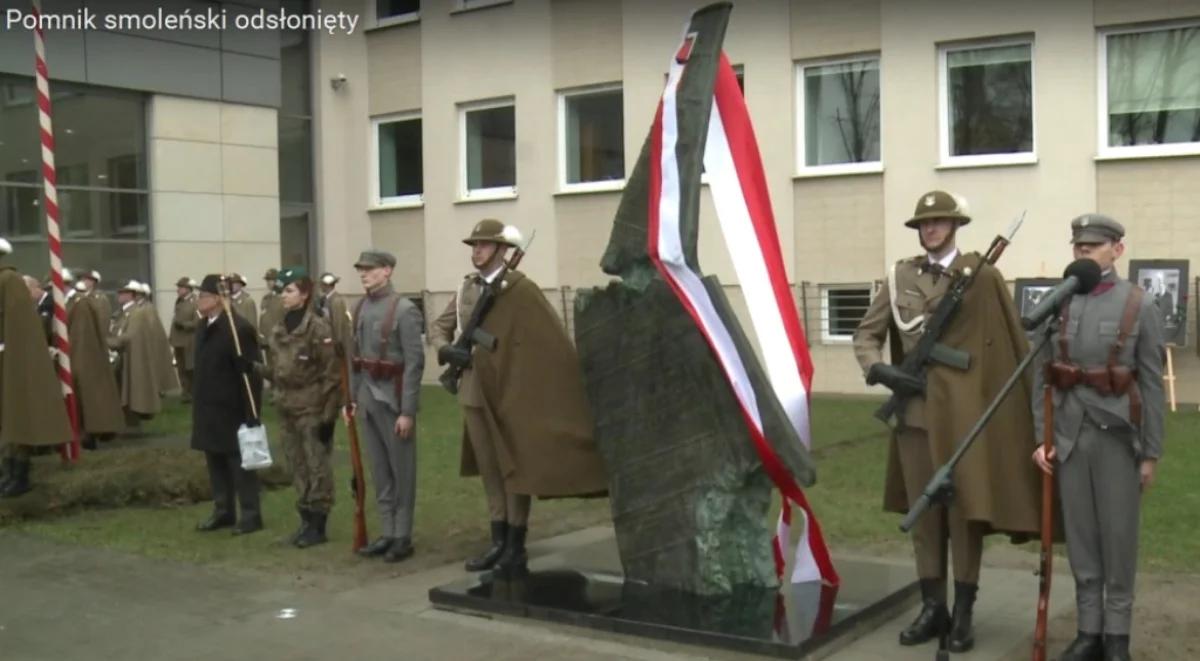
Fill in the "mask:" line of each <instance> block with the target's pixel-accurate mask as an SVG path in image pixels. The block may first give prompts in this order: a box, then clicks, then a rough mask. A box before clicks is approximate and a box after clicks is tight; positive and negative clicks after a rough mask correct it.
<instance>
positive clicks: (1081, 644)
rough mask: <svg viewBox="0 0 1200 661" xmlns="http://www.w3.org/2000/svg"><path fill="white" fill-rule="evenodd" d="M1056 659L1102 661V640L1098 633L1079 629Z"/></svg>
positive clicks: (1064, 660) (1062, 660)
mask: <svg viewBox="0 0 1200 661" xmlns="http://www.w3.org/2000/svg"><path fill="white" fill-rule="evenodd" d="M1126 640H1128V638H1127V639H1126ZM1058 659H1059V661H1104V641H1103V639H1101V637H1100V634H1098V633H1084V632H1082V631H1080V632H1079V635H1078V636H1076V637H1075V640H1073V641H1071V644H1070V645H1068V646H1067V649H1066V650H1064V651H1063V653H1062V655H1061V656H1059V657H1058Z"/></svg>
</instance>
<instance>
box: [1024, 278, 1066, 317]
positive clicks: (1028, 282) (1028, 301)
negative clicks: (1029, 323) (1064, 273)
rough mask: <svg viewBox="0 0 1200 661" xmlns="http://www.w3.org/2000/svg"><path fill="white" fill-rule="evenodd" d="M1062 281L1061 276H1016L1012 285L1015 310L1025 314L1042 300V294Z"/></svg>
mask: <svg viewBox="0 0 1200 661" xmlns="http://www.w3.org/2000/svg"><path fill="white" fill-rule="evenodd" d="M1060 282H1062V278H1017V281H1016V283H1015V284H1014V285H1013V301H1015V302H1016V304H1017V312H1018V313H1019V314H1020V315H1021V316H1022V317H1024V316H1026V315H1028V314H1029V313H1030V311H1032V310H1033V307H1034V306H1035V305H1037V304H1038V303H1041V302H1042V296H1045V295H1046V292H1048V291H1050V290H1051V289H1053V288H1054V285H1057V284H1058V283H1060Z"/></svg>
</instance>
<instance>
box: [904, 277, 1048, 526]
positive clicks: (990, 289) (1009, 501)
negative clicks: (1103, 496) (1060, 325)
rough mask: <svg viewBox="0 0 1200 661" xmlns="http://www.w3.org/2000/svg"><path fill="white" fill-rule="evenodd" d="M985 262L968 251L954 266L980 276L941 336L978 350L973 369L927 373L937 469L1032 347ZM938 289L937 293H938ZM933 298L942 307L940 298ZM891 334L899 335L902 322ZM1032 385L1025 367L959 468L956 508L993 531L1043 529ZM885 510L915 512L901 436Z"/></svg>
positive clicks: (1003, 286)
mask: <svg viewBox="0 0 1200 661" xmlns="http://www.w3.org/2000/svg"><path fill="white" fill-rule="evenodd" d="M982 261H983V258H982V257H981V256H980V255H979V254H978V253H969V254H961V255H959V256H958V258H957V259H955V260H954V263H953V264H952V265H951V266H950V269H951V271H962V269H963V268H964V267H970V268H973V269H977V271H978V275H977V276H976V278H975V282H974V283H972V285H971V287H970V288H969V289H968V290H967V293H966V295H965V296H964V298H963V302H962V307H961V308H960V309H959V311H958V314H957V315H956V316H955V319H954V323H952V324H950V326H949V327H948V328H946V330H945V332H944V333H943V334H942V338H941V342H942V343H943V344H945V345H946V346H949V347H952V348H955V349H958V350H961V351H965V352H966V353H969V354H970V355H971V366H970V368H969V369H967V370H966V371H961V370H958V369H955V368H952V367H947V366H945V365H940V364H931V365H930V366H929V368H928V370H927V372H926V383H927V385H926V389H925V393H926V395H925V411H926V414H925V418H926V420H925V425H926V427H927V429H926V431H927V432H928V434H929V447H930V453H931V455H932V459H933V463H934V465H935V466H940V465H942V464H944V463H946V462H947V461H948V460H949V459H950V456H951V455H952V454H954V450H955V448H956V447H957V445H958V442H959V441H961V440H962V439H963V438H964V437H965V436H966V435H967V432H969V431H970V430H971V428H972V427H973V426H974V425H975V423H976V421H978V420H979V418H980V416H981V415H982V414H983V411H984V409H986V408H987V406H988V404H989V403H990V402H991V401H992V399H993V398H994V397H995V396H996V394H998V393H999V392H1000V390H1001V389H1002V388H1003V386H1004V383H1005V381H1007V380H1008V378H1009V376H1011V375H1012V373H1013V371H1014V370H1015V369H1016V366H1017V364H1018V363H1019V362H1021V360H1022V359H1023V358H1024V357H1025V354H1026V353H1028V351H1029V341H1028V339H1027V337H1026V335H1025V331H1024V330H1023V329H1022V327H1021V321H1020V315H1019V314H1018V313H1017V309H1016V305H1015V304H1014V303H1013V300H1012V296H1011V295H1010V294H1009V292H1008V286H1007V285H1006V284H1005V282H1004V276H1003V275H1001V273H1000V271H998V270H997V269H996V268H994V267H992V266H988V265H982V266H981V265H980V264H981V262H982ZM948 286H949V283H948V279H945V278H943V284H942V285H941V286H940V290H941V292H942V293H944V292H945V291H946V289H947V288H948ZM933 294H934V295H933V296H931V298H936V297H937V295H938V294H937V293H936V292H933ZM931 303H932V304H933V305H935V306H936V305H937V300H932V301H931ZM890 332H892V333H896V332H898V331H897V329H896V328H895V319H893V320H892V328H891V329H890ZM893 337H895V336H894V335H893ZM890 344H891V347H892V362H893V364H899V361H902V360H903V359H904V356H903V354H902V353H901V352H900V345H901V343H900V342H899V341H892V342H890ZM1031 389H1032V377H1031V376H1030V375H1029V373H1028V372H1026V373H1025V375H1024V377H1023V378H1022V379H1021V381H1020V382H1019V383H1017V385H1016V387H1015V388H1014V389H1013V391H1012V392H1011V393H1010V394H1009V396H1008V397H1007V398H1005V400H1004V402H1003V403H1002V404H1001V405H1000V408H999V410H997V412H996V415H995V416H994V417H993V418H992V420H991V422H990V423H988V425H987V427H985V428H984V430H983V432H982V433H981V434H980V436H979V438H978V439H977V440H976V441H975V445H974V446H973V447H972V448H971V450H970V451H969V452H967V453H966V454H965V455H964V456H963V459H962V461H961V462H960V463H959V464H958V467H957V468H956V469H955V472H954V487H955V493H954V498H955V501H954V502H955V505H956V506H957V507H960V508H962V510H963V512H964V513H965V516H966V518H967V519H968V520H970V521H974V522H978V523H981V524H983V525H984V526H985V527H986V529H987V531H988V532H1006V533H1014V534H1016V535H1017V536H1018V537H1020V536H1024V535H1026V534H1028V535H1035V534H1037V533H1038V531H1039V530H1041V514H1040V513H1041V483H1042V480H1041V474H1040V473H1039V472H1038V471H1037V469H1036V467H1035V466H1034V464H1033V462H1032V461H1030V459H1029V457H1030V455H1031V454H1032V453H1033V450H1034V448H1035V447H1036V441H1035V439H1034V433H1033V419H1032V412H1031V409H1030V397H1031V396H1032V395H1033V393H1032V392H1031ZM1037 396H1038V397H1040V396H1041V393H1037ZM884 508H885V509H886V510H888V511H891V512H898V513H902V514H903V513H906V512H907V511H908V497H907V495H906V493H905V490H904V479H903V476H902V474H901V471H900V459H899V456H898V453H897V449H896V441H895V440H893V441H892V442H891V445H890V451H889V453H888V469H887V482H886V486H885V489H884Z"/></svg>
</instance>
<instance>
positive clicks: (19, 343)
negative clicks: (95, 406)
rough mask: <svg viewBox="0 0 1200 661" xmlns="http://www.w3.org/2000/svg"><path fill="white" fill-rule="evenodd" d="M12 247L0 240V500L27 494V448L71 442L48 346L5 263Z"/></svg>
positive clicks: (12, 270) (18, 282)
mask: <svg viewBox="0 0 1200 661" xmlns="http://www.w3.org/2000/svg"><path fill="white" fill-rule="evenodd" d="M11 252H12V245H10V244H9V242H8V241H6V240H4V239H0V401H2V402H3V403H4V405H3V406H2V407H0V457H2V458H3V466H4V474H3V477H2V478H0V496H3V497H14V496H19V495H21V494H23V493H25V492H27V491H29V489H30V471H31V470H32V462H31V460H30V454H31V446H47V445H59V444H62V443H65V442H67V441H68V440H70V438H71V430H70V428H69V427H68V426H67V416H65V415H63V399H62V390H61V386H60V384H59V382H58V379H57V378H56V377H55V374H54V367H53V365H52V363H51V361H50V359H49V356H50V353H49V346H48V345H47V344H46V336H45V333H44V332H43V330H42V326H41V324H40V323H39V322H38V316H37V311H36V310H35V308H34V306H33V303H32V302H31V301H30V292H29V288H28V287H27V286H26V284H25V280H24V279H23V278H22V277H21V274H20V273H18V272H17V270H16V269H15V268H13V267H12V266H11V265H9V264H6V263H5V260H4V258H5V256H6V255H8V254H10V253H11Z"/></svg>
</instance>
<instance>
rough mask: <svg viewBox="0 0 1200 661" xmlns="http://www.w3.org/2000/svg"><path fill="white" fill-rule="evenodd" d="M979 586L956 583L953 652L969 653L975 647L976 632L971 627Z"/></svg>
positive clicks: (951, 640)
mask: <svg viewBox="0 0 1200 661" xmlns="http://www.w3.org/2000/svg"><path fill="white" fill-rule="evenodd" d="M978 592H979V586H978V585H976V584H974V583H960V582H959V581H955V582H954V616H953V617H952V618H951V621H950V642H949V643H948V645H947V646H948V647H949V649H950V651H951V652H955V653H958V652H969V651H971V648H972V647H975V630H974V629H973V628H972V627H971V613H972V611H973V610H974V608H975V595H976V593H978Z"/></svg>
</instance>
